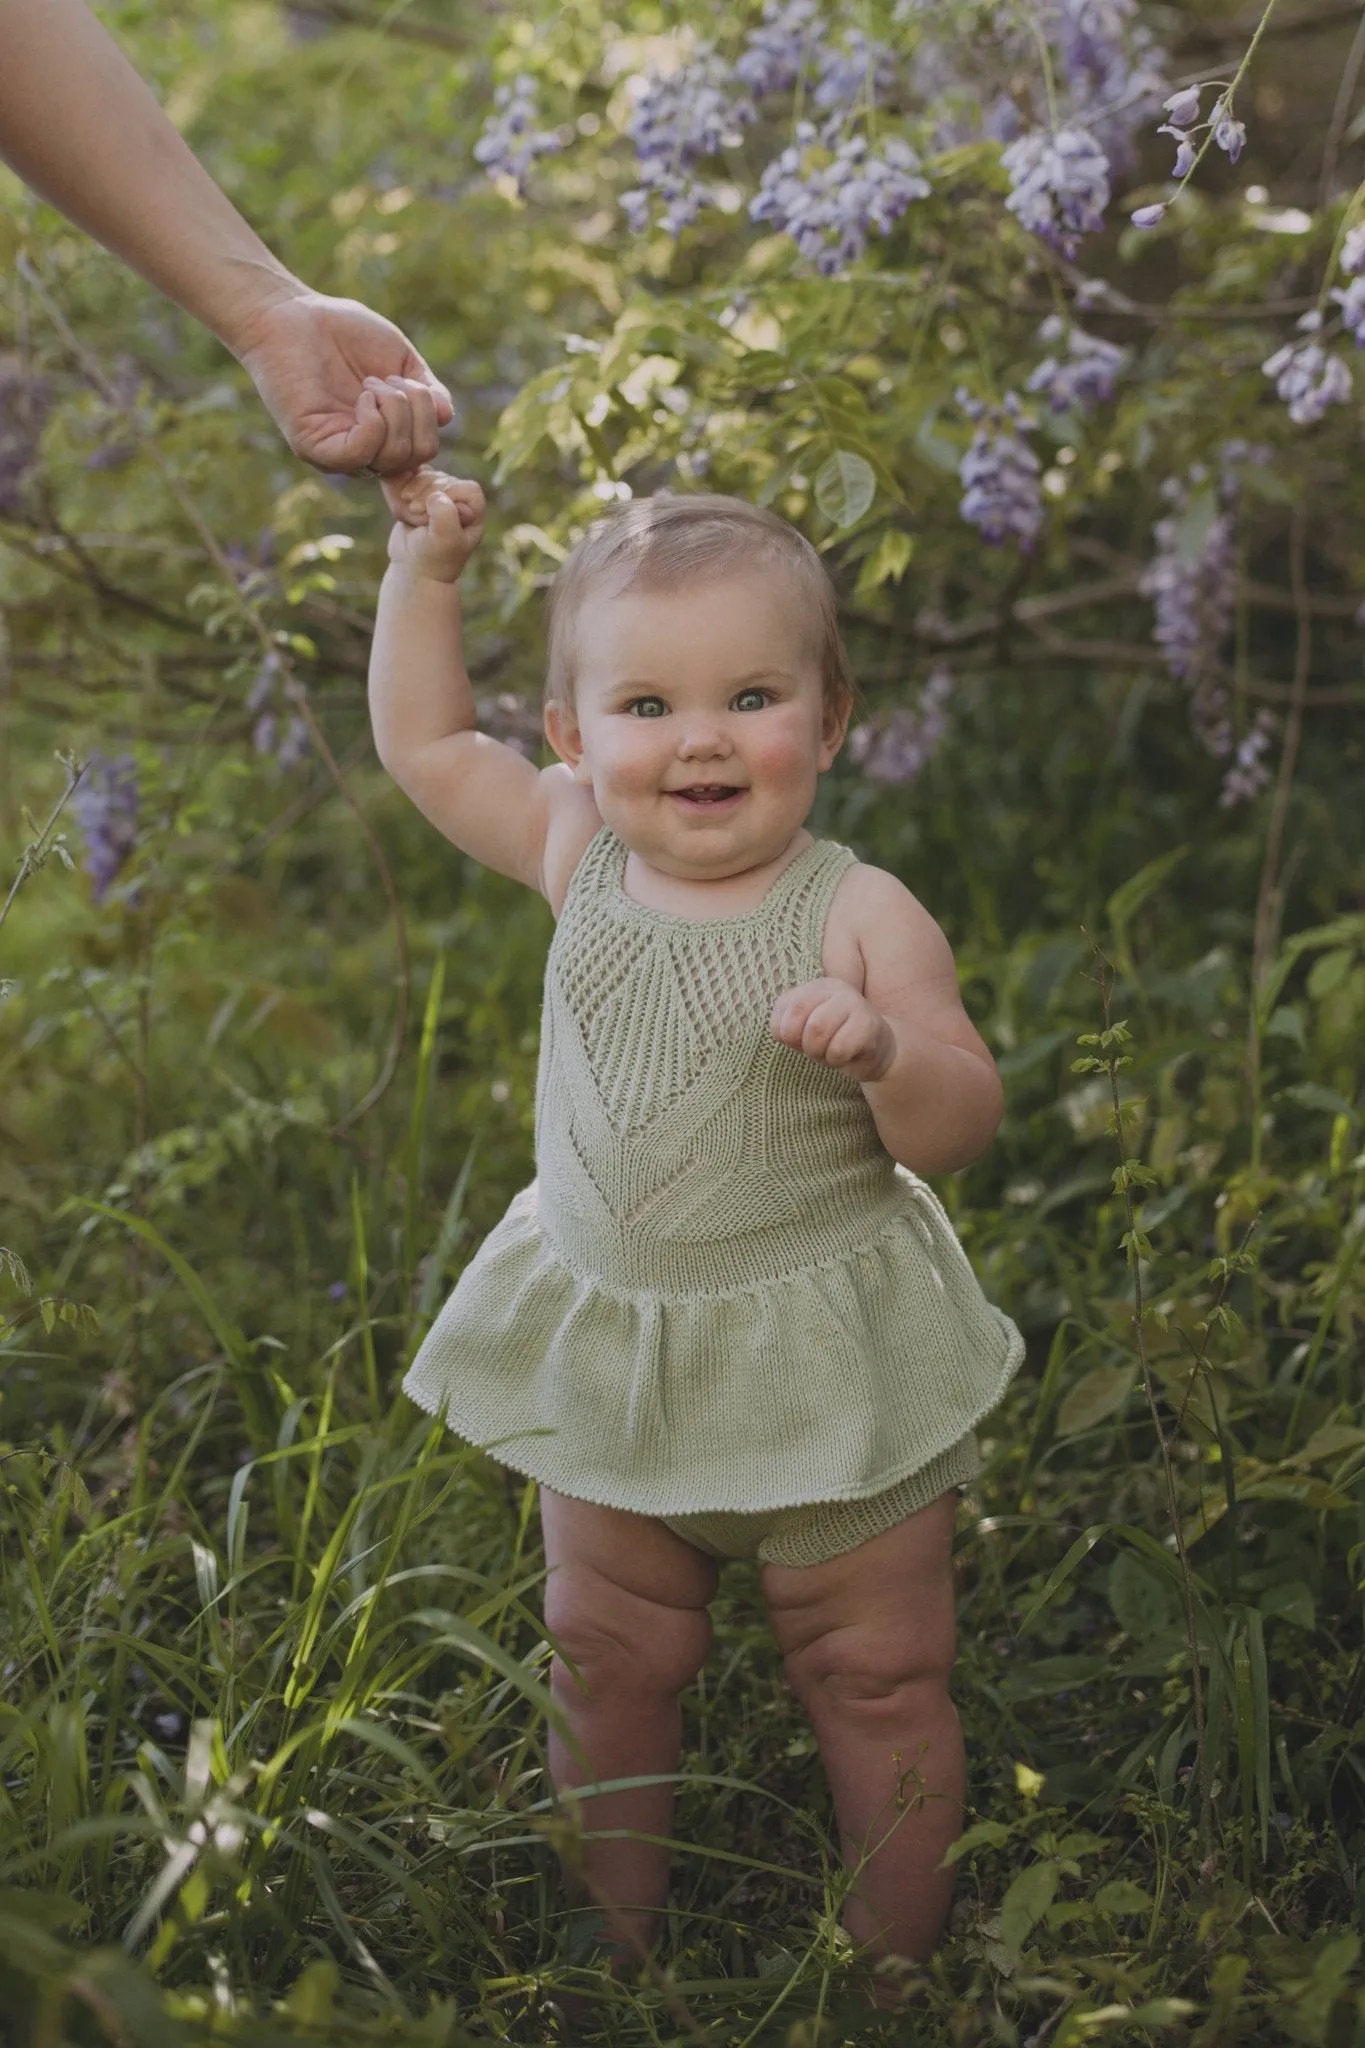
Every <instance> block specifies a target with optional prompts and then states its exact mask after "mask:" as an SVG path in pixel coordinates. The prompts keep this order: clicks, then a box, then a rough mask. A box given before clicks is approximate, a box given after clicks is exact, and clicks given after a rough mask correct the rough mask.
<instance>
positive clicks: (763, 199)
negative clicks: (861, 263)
mask: <svg viewBox="0 0 1365 2048" xmlns="http://www.w3.org/2000/svg"><path fill="white" fill-rule="evenodd" d="M928 194H929V181H928V179H927V178H925V177H923V176H922V175H921V172H920V162H919V158H918V157H917V156H916V154H915V152H914V150H913V149H911V147H910V145H909V143H908V142H902V141H901V140H900V139H899V137H897V136H894V135H893V136H892V137H891V138H890V140H889V141H888V142H886V143H884V144H883V145H882V148H881V151H880V153H878V152H877V151H875V150H873V149H872V147H871V145H870V144H869V143H868V140H867V138H866V136H864V135H858V134H853V135H846V136H845V137H844V138H843V140H842V141H839V142H836V143H835V144H834V147H833V149H831V148H830V147H829V144H828V142H827V140H826V139H825V138H824V137H822V136H821V134H820V133H819V132H818V131H817V130H816V129H815V128H814V127H813V126H812V125H811V123H810V122H809V121H802V122H801V123H800V124H799V125H798V127H797V130H796V141H795V142H794V143H793V144H792V146H791V147H790V148H789V149H784V150H783V152H782V154H781V156H779V157H777V158H776V159H775V160H774V162H772V163H770V164H769V165H768V168H767V170H766V171H764V173H763V178H762V182H761V183H760V185H759V188H758V192H757V195H756V196H755V198H754V201H753V204H752V205H751V206H750V208H749V212H750V215H751V217H752V218H753V219H754V220H761V221H771V223H772V224H773V226H774V227H776V228H778V229H779V230H781V231H782V232H783V233H784V234H788V235H790V236H791V238H792V240H793V241H794V242H795V244H796V246H797V249H798V250H799V251H800V253H801V255H803V256H804V257H806V258H807V259H808V261H810V262H811V263H813V264H814V265H815V268H816V269H817V270H818V271H819V272H820V274H821V276H822V277H833V276H835V275H836V274H837V273H838V272H839V271H841V270H844V269H846V268H847V266H848V265H849V264H850V263H856V262H857V260H858V258H859V257H860V256H861V255H862V254H863V252H864V250H865V249H866V248H867V240H868V236H869V235H871V234H878V235H885V234H889V232H890V231H891V229H892V228H893V227H894V226H895V224H896V222H897V221H898V220H899V219H900V217H901V215H902V214H903V213H904V212H905V210H906V208H907V207H908V206H909V205H910V204H911V202H912V200H915V199H925V198H927V197H928Z"/></svg>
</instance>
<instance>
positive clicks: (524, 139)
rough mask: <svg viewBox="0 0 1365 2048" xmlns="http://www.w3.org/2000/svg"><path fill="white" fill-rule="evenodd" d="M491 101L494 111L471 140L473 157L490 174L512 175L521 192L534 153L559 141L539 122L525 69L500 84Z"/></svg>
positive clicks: (549, 149)
mask: <svg viewBox="0 0 1365 2048" xmlns="http://www.w3.org/2000/svg"><path fill="white" fill-rule="evenodd" d="M493 105H494V107H495V109H496V112H495V113H493V114H492V115H491V116H490V117H489V119H488V121H487V122H486V123H485V125H484V130H483V133H482V134H481V135H480V137H479V139H478V141H477V142H476V143H475V144H474V161H475V162H476V163H480V164H482V165H483V167H484V170H485V171H486V172H487V174H488V176H489V177H490V178H503V177H506V178H511V179H513V180H514V182H515V184H516V188H517V191H518V193H522V194H524V193H525V190H526V174H527V172H528V171H529V170H530V168H531V166H532V164H533V163H534V162H535V161H536V159H537V157H542V156H550V155H551V154H553V152H554V151H555V150H557V149H561V148H562V147H563V144H562V143H561V142H560V139H559V137H558V135H557V134H556V133H555V131H554V129H553V128H542V127H541V126H540V125H539V122H540V114H539V110H538V87H537V85H536V81H535V79H534V78H532V77H531V75H530V73H529V72H527V71H523V72H521V73H519V75H518V76H517V77H516V78H515V79H513V81H512V83H511V84H510V85H500V86H499V87H498V89H497V91H496V92H495V93H494V95H493Z"/></svg>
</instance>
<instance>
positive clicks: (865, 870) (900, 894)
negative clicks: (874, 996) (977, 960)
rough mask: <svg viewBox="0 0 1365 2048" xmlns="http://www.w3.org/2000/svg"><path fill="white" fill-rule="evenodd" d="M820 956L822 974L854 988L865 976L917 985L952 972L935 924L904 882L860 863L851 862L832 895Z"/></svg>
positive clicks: (949, 954)
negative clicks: (822, 968) (848, 982)
mask: <svg viewBox="0 0 1365 2048" xmlns="http://www.w3.org/2000/svg"><path fill="white" fill-rule="evenodd" d="M823 955H824V967H825V972H826V973H827V974H837V975H838V976H839V977H840V979H841V980H845V981H852V982H853V983H854V985H855V986H856V987H859V988H861V987H864V985H865V983H866V981H867V979H868V977H869V975H871V976H873V977H874V978H875V979H877V980H879V981H880V980H882V979H884V978H886V977H888V976H893V975H894V976H895V977H896V978H898V979H908V980H915V981H918V980H921V979H936V978H937V977H938V976H940V975H942V974H944V973H945V972H946V973H949V974H951V973H953V972H954V968H953V955H952V948H951V947H950V946H949V944H948V941H947V939H946V938H945V937H944V935H943V932H942V930H941V929H940V927H939V925H938V922H937V920H936V919H935V918H933V917H932V916H931V915H930V913H929V912H928V911H927V910H926V909H925V907H924V905H923V904H922V903H921V902H920V900H919V898H918V897H917V896H915V895H913V894H912V893H911V891H910V890H909V889H907V888H906V886H905V884H904V882H902V881H899V880H898V879H897V877H896V876H895V875H892V874H888V873H887V871H886V869H885V868H876V867H871V866H870V865H869V864H868V863H867V862H865V861H857V862H855V863H854V865H853V866H852V867H851V868H849V870H848V872H847V873H846V874H845V875H844V876H843V877H842V879H841V880H840V883H839V886H838V888H837V889H836V890H835V892H834V900H833V902H832V903H831V904H830V907H829V916H828V918H827V919H826V922H825V942H824V947H823Z"/></svg>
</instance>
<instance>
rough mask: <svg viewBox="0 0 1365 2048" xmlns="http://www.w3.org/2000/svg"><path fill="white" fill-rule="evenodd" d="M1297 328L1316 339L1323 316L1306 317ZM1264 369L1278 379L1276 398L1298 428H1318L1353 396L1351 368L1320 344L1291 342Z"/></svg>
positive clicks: (1276, 353)
mask: <svg viewBox="0 0 1365 2048" xmlns="http://www.w3.org/2000/svg"><path fill="white" fill-rule="evenodd" d="M1295 324H1296V325H1297V327H1298V329H1299V332H1300V333H1301V334H1307V335H1309V336H1313V335H1316V334H1317V333H1318V332H1319V331H1320V329H1321V327H1322V315H1321V313H1318V312H1316V311H1315V312H1312V313H1305V314H1304V316H1303V318H1302V319H1301V320H1299V321H1297V322H1296V323H1295ZM1261 369H1262V371H1263V373H1264V374H1265V375H1266V376H1267V377H1273V378H1274V379H1275V394H1276V396H1277V397H1278V398H1282V399H1283V400H1284V402H1285V404H1286V405H1287V406H1288V408H1289V417H1290V419H1291V420H1292V421H1293V422H1294V425H1295V426H1296V427H1311V426H1314V425H1315V424H1316V423H1317V421H1318V420H1320V419H1321V418H1322V416H1323V414H1324V413H1325V412H1326V411H1327V408H1328V406H1329V405H1344V404H1345V403H1346V401H1347V399H1348V398H1349V397H1350V395H1351V388H1352V385H1351V372H1350V369H1349V367H1348V365H1347V364H1346V363H1344V362H1343V361H1342V359H1341V357H1340V356H1337V355H1331V354H1329V352H1328V351H1327V350H1326V349H1325V348H1324V347H1323V345H1322V343H1321V342H1320V341H1316V340H1311V339H1310V340H1308V341H1287V342H1286V343H1285V345H1284V347H1283V348H1277V349H1276V351H1275V353H1274V355H1273V356H1267V357H1266V359H1265V361H1264V362H1263V363H1262V364H1261Z"/></svg>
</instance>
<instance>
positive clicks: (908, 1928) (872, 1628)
mask: <svg viewBox="0 0 1365 2048" xmlns="http://www.w3.org/2000/svg"><path fill="white" fill-rule="evenodd" d="M956 1506H957V1495H956V1494H955V1493H945V1494H943V1495H942V1496H941V1497H940V1498H939V1499H938V1500H936V1501H933V1502H931V1503H930V1505H929V1506H928V1507H927V1508H923V1509H921V1510H920V1512H919V1513H918V1514H915V1515H911V1516H910V1517H909V1519H908V1520H906V1521H904V1522H900V1523H898V1524H897V1525H896V1526H895V1527H894V1528H892V1529H886V1530H884V1531H883V1532H882V1534H881V1535H880V1536H874V1537H872V1538H871V1540H870V1541H869V1542H867V1543H860V1544H859V1545H858V1546H857V1548H856V1549H854V1550H848V1551H845V1552H843V1554H842V1555H841V1556H839V1557H835V1558H831V1559H829V1560H828V1561H827V1562H826V1563H824V1564H818V1565H807V1566H805V1567H802V1568H800V1569H797V1568H795V1567H792V1566H789V1565H773V1564H770V1565H766V1566H765V1567H764V1570H763V1593H764V1598H765V1599H766V1601H767V1604H768V1612H769V1615H770V1617H771V1620H772V1625H773V1630H774V1633H775V1634H776V1637H777V1642H778V1647H779V1649H780V1650H781V1651H782V1653H783V1657H784V1659H785V1663H786V1671H787V1678H788V1681H789V1683H790V1685H791V1687H792V1690H793V1691H794V1692H795V1693H796V1695H797V1697H798V1699H799V1700H800V1701H801V1703H802V1705H803V1706H804V1707H805V1709H806V1712H807V1713H808V1715H809V1716H810V1721H811V1726H812V1728H813V1729H814V1732H815V1736H816V1740H817V1741H818V1743H819V1745H820V1756H821V1760H822V1762H823V1763H824V1766H825V1771H826V1774H827V1776H828V1778H829V1783H830V1790H831V1792H832V1793H833V1795H834V1806H835V1812H836V1814H837V1816H838V1821H839V1832H840V1836H841V1839H842V1844H843V1851H844V1860H845V1863H846V1864H847V1865H849V1866H853V1865H856V1864H857V1863H859V1862H861V1861H862V1860H863V1858H864V1857H868V1861H867V1863H866V1866H865V1868H864V1869H863V1872H862V1875H861V1876H860V1877H859V1878H858V1879H857V1881H856V1883H855V1886H854V1889H853V1892H852V1894H851V1895H850V1898H849V1901H848V1906H847V1909H846V1911H845V1915H844V1924H845V1926H846V1927H847V1929H848V1932H849V1934H850V1935H851V1936H852V1938H853V1940H854V1941H855V1942H857V1943H858V1944H859V1945H862V1944H863V1943H867V1944H869V1945H870V1947H871V1951H872V1953H873V1954H874V1955H885V1954H888V1953H889V1954H892V1955H903V1956H910V1957H913V1958H915V1959H916V1960H921V1959H923V1958H924V1957H925V1956H927V1955H928V1954H929V1952H930V1950H931V1949H932V1948H933V1946H934V1943H935V1942H936V1941H937V1939H938V1937H939V1935H940V1934H941V1932H942V1930H943V1923H944V1921H945V1920H946V1919H947V1916H948V1907H949V1904H950V1902H951V1896H952V1883H953V1880H952V1874H951V1872H950V1871H946V1870H941V1869H940V1868H939V1865H940V1863H941V1861H942V1858H943V1852H944V1850H945V1849H946V1848H947V1847H948V1845H949V1843H950V1842H952V1841H954V1840H955V1839H956V1837H957V1836H958V1835H959V1834H960V1833H961V1832H962V1810H963V1800H964V1796H965V1772H964V1765H963V1754H962V1732H961V1729H960V1728H959V1726H958V1719H957V1710H956V1709H955V1707H954V1706H953V1702H952V1699H951V1697H950V1695H949V1691H948V1683H949V1678H950V1676H951V1673H952V1668H953V1657H954V1654H955V1650H956V1630H955V1624H954V1614H953V1582H952V1535H953V1521H954V1516H955V1511H956ZM897 1759H899V1762H898V1761H897ZM869 1852H870V1855H869Z"/></svg>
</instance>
